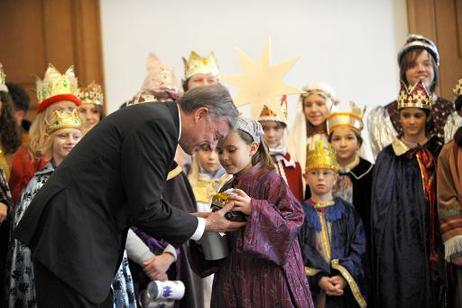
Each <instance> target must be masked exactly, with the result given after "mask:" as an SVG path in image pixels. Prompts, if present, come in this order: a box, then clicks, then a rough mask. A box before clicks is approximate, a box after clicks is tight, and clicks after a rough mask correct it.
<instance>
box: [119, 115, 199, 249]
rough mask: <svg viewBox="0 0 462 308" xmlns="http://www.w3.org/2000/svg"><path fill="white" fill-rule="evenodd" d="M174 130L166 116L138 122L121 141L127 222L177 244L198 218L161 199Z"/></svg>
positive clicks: (193, 228)
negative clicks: (155, 119)
mask: <svg viewBox="0 0 462 308" xmlns="http://www.w3.org/2000/svg"><path fill="white" fill-rule="evenodd" d="M176 132H177V129H176V128H175V127H174V125H173V123H172V122H171V121H169V120H168V119H161V120H159V119H158V120H157V121H154V120H152V121H147V122H146V123H143V124H140V125H138V127H137V128H136V129H134V130H133V131H132V132H131V133H130V135H128V136H127V137H126V138H125V140H124V142H123V145H122V155H121V157H122V161H121V170H122V179H123V187H124V189H125V194H126V196H127V199H128V200H127V201H128V204H129V206H128V211H130V213H127V214H128V216H129V217H131V221H130V224H131V225H134V226H136V227H138V228H140V229H141V230H143V231H144V232H146V233H147V234H149V235H151V236H154V237H156V238H162V239H164V240H166V241H168V242H169V243H171V244H174V245H179V244H182V243H183V242H185V241H186V240H188V239H189V238H190V237H191V236H192V235H193V233H194V231H195V230H196V228H197V224H198V221H197V218H196V217H194V216H192V215H190V214H187V213H186V212H184V211H182V210H180V209H177V208H175V207H172V206H170V205H169V204H168V203H167V202H165V201H164V200H162V199H161V194H162V191H163V190H164V186H165V181H166V176H167V172H168V170H169V167H170V164H171V162H172V160H173V155H174V153H175V149H176V146H177V144H178V142H177V136H175V133H176Z"/></svg>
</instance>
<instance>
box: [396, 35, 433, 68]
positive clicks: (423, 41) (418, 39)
mask: <svg viewBox="0 0 462 308" xmlns="http://www.w3.org/2000/svg"><path fill="white" fill-rule="evenodd" d="M418 48H420V49H425V50H426V51H428V52H429V53H430V54H431V55H432V57H433V59H434V60H435V62H436V65H440V54H439V53H438V48H436V45H435V43H433V42H432V41H431V40H430V39H428V38H426V37H425V36H423V35H419V34H409V36H408V38H407V40H406V43H405V44H404V46H403V47H401V49H400V51H399V52H398V64H399V63H400V62H401V59H402V58H403V57H404V55H405V54H407V53H408V52H409V51H411V50H414V49H418Z"/></svg>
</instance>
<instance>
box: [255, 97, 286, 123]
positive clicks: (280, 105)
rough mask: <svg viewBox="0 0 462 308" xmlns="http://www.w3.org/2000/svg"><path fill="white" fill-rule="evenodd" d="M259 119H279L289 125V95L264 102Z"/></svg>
mask: <svg viewBox="0 0 462 308" xmlns="http://www.w3.org/2000/svg"><path fill="white" fill-rule="evenodd" d="M258 121H277V122H281V123H283V124H285V125H287V95H283V96H282V97H281V99H280V100H277V99H276V98H275V99H274V100H273V102H270V103H269V104H264V105H263V108H262V110H261V112H260V115H259V117H258Z"/></svg>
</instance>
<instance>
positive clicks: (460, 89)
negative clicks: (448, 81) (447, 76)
mask: <svg viewBox="0 0 462 308" xmlns="http://www.w3.org/2000/svg"><path fill="white" fill-rule="evenodd" d="M452 92H453V93H454V95H455V97H456V99H457V98H458V97H459V96H462V78H460V79H459V81H458V82H457V85H456V87H455V88H454V89H453V90H452Z"/></svg>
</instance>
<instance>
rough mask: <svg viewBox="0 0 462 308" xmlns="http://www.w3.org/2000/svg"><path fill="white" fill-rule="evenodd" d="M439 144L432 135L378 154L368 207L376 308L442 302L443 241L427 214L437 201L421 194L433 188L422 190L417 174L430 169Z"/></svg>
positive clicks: (432, 172) (434, 184) (435, 224)
mask: <svg viewBox="0 0 462 308" xmlns="http://www.w3.org/2000/svg"><path fill="white" fill-rule="evenodd" d="M441 146H442V141H441V140H440V139H439V138H436V137H434V138H431V139H430V140H429V141H428V142H427V143H426V144H425V145H423V146H420V147H419V148H417V149H409V150H408V151H407V152H405V153H396V152H395V150H394V147H393V144H392V145H389V146H387V147H386V148H385V149H383V150H382V151H381V152H380V154H379V156H378V158H377V161H376V163H375V167H374V175H373V186H372V212H371V216H372V220H371V230H372V235H373V237H372V241H373V242H372V247H373V250H372V253H373V274H374V276H375V277H374V282H375V283H374V285H373V287H374V289H375V299H376V302H375V307H428V308H430V307H442V305H443V297H444V293H445V287H444V281H445V274H444V271H445V270H444V254H443V253H444V252H443V244H442V240H441V234H440V232H439V225H438V221H437V216H436V215H431V213H435V212H436V204H435V203H434V202H430V201H431V200H428V199H427V198H426V196H428V195H429V193H430V195H431V193H432V192H431V191H424V184H425V183H424V182H423V177H422V175H423V174H428V175H430V176H432V175H434V174H435V161H436V159H437V157H438V154H439V151H440V150H441ZM423 153H426V154H430V155H431V156H432V157H431V158H432V160H433V163H432V164H427V165H425V166H424V164H422V163H419V160H418V158H417V157H418V156H420V155H421V154H423ZM421 168H424V169H421ZM432 179H433V183H432V185H431V187H430V190H432V191H433V193H434V191H435V189H436V183H435V181H434V180H435V177H434V176H433V177H432ZM427 184H428V183H427ZM426 188H427V189H428V187H426ZM427 189H426V190H427ZM432 216H433V219H431V217H432ZM432 239H433V240H432ZM432 252H433V253H432ZM435 254H436V255H435Z"/></svg>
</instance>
